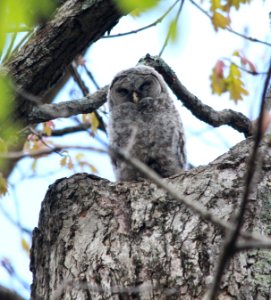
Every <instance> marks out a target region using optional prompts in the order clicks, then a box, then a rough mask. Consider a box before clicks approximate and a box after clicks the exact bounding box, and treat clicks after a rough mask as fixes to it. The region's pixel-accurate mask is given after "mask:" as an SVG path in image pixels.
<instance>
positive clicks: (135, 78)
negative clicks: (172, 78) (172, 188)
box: [108, 66, 186, 181]
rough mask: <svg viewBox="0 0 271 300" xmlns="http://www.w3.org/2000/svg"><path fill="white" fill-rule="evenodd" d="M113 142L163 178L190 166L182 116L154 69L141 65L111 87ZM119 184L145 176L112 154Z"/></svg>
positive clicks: (110, 118)
mask: <svg viewBox="0 0 271 300" xmlns="http://www.w3.org/2000/svg"><path fill="white" fill-rule="evenodd" d="M108 103H109V113H110V117H109V141H110V145H111V146H112V147H117V148H122V149H125V148H126V149H127V147H128V148H129V151H130V152H129V153H130V155H131V156H132V157H135V158H137V159H139V160H140V161H142V162H143V163H145V164H146V165H147V166H149V167H150V168H152V169H153V170H154V171H155V172H157V173H158V174H159V175H160V176H161V177H169V176H171V175H174V174H176V173H178V172H179V171H181V170H182V169H183V168H184V166H185V164H186V155H185V145H184V144H185V138H184V131H183V126H182V123H181V119H180V115H179V113H178V111H177V109H176V107H175V105H174V102H173V100H172V99H171V98H170V96H169V93H168V90H167V86H166V83H165V81H164V79H163V78H162V76H161V75H160V74H159V73H157V72H156V71H155V70H154V69H153V68H151V67H147V66H137V67H134V68H130V69H127V70H124V71H122V72H120V73H118V74H117V75H116V76H115V77H114V79H113V81H112V83H111V84H110V86H109V91H108ZM111 160H112V164H113V168H114V172H115V175H116V179H117V180H118V181H139V180H142V179H143V178H144V176H143V175H142V174H141V173H140V172H139V171H137V170H136V169H135V168H134V167H132V166H131V165H129V164H128V163H126V162H125V161H123V160H121V159H120V158H119V157H118V156H116V155H114V154H111Z"/></svg>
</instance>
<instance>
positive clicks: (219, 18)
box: [212, 12, 230, 31]
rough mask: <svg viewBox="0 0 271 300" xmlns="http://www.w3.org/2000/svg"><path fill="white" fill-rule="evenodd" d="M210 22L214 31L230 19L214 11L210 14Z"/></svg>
mask: <svg viewBox="0 0 271 300" xmlns="http://www.w3.org/2000/svg"><path fill="white" fill-rule="evenodd" d="M212 23H213V25H214V28H215V31H218V28H223V29H224V28H226V27H227V26H229V25H230V19H229V18H228V17H225V16H223V15H222V14H221V13H219V12H214V13H213V16H212Z"/></svg>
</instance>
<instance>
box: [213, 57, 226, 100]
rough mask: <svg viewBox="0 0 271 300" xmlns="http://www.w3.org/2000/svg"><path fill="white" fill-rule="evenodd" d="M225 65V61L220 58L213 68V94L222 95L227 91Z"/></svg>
mask: <svg viewBox="0 0 271 300" xmlns="http://www.w3.org/2000/svg"><path fill="white" fill-rule="evenodd" d="M224 67H225V64H224V63H223V61H221V60H218V61H217V63H216V65H215V67H214V68H213V69H212V74H211V76H210V79H211V88H212V93H213V94H218V95H221V94H222V93H224V92H225V91H226V81H225V78H224Z"/></svg>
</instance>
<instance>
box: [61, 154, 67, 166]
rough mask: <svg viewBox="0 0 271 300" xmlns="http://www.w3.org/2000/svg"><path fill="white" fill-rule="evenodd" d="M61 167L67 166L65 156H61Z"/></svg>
mask: <svg viewBox="0 0 271 300" xmlns="http://www.w3.org/2000/svg"><path fill="white" fill-rule="evenodd" d="M60 165H61V167H65V166H66V165H67V156H63V157H62V158H61V160H60Z"/></svg>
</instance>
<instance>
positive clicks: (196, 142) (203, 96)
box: [0, 0, 271, 298]
mask: <svg viewBox="0 0 271 300" xmlns="http://www.w3.org/2000/svg"><path fill="white" fill-rule="evenodd" d="M206 2H208V1H205V3H206ZM169 3H173V1H162V6H161V7H159V8H158V9H156V10H155V11H153V12H149V13H147V14H145V15H142V16H141V17H140V18H134V17H131V16H127V17H124V18H122V19H121V20H120V22H119V23H118V24H117V26H116V27H115V28H114V29H113V30H112V31H111V34H116V33H122V32H127V31H130V30H134V29H137V28H140V27H142V26H145V25H148V24H150V23H152V22H153V21H154V20H156V19H157V18H158V17H160V16H161V15H162V14H163V12H164V11H165V7H169V6H170V5H169ZM206 7H208V6H206ZM270 11H271V0H268V1H267V0H266V1H260V0H254V1H252V3H251V4H250V5H248V6H242V7H241V9H240V11H239V12H237V13H233V14H232V28H233V29H234V30H236V31H238V32H241V33H243V32H247V35H249V36H252V37H256V38H257V39H261V40H265V41H269V42H270V31H271V29H270V24H269V12H270ZM174 13H175V14H176V10H175V12H174ZM172 16H173V15H171V17H172ZM169 20H170V17H169V19H165V20H164V22H163V23H161V24H159V25H158V26H156V27H153V28H151V29H148V30H147V31H143V32H140V33H138V34H133V35H129V36H124V37H120V38H110V39H109V38H106V39H101V40H99V41H98V42H96V43H95V44H94V45H93V46H92V47H91V48H90V49H89V50H88V51H87V53H86V56H85V59H86V66H87V67H88V68H89V70H90V71H91V72H92V73H93V75H94V76H95V79H96V81H97V82H98V83H99V85H100V86H104V85H106V84H108V83H109V82H110V81H111V80H112V78H113V77H114V75H115V74H116V73H117V72H119V71H120V70H123V69H126V68H130V67H132V66H135V65H136V64H137V62H138V60H139V59H140V58H141V57H143V56H145V55H146V54H147V53H150V54H151V55H157V54H158V53H159V52H160V50H161V47H162V45H163V42H164V40H165V37H166V33H167V32H166V30H167V26H168V24H169ZM178 26H179V27H178V28H179V30H178V39H177V41H176V42H175V43H174V44H171V45H169V46H168V47H167V48H166V49H165V51H164V53H163V55H162V58H163V59H164V60H165V61H166V62H167V63H168V65H169V66H171V68H172V69H173V70H174V71H175V72H176V74H177V76H178V78H179V79H180V80H181V82H182V83H183V84H184V85H185V86H186V88H187V89H188V90H189V91H190V92H192V93H193V94H195V95H196V96H197V97H198V98H199V99H200V100H202V101H203V102H204V103H205V104H208V105H210V106H211V107H213V108H214V109H216V110H221V109H224V108H231V109H234V110H237V111H240V112H242V113H243V114H245V115H246V116H248V117H249V118H251V119H255V118H256V117H257V113H258V105H259V100H260V96H261V92H262V86H263V81H264V77H263V76H257V77H255V76H254V77H253V76H251V75H247V74H244V77H243V78H244V81H245V82H246V87H247V88H248V90H249V92H250V95H249V96H247V97H245V98H244V100H243V101H242V102H240V103H238V104H235V103H234V102H233V101H231V100H229V95H228V94H226V95H224V96H221V97H218V96H217V95H212V93H211V89H210V79H209V77H210V74H211V69H212V68H213V67H214V65H215V63H216V61H217V60H218V59H221V58H225V57H231V56H232V53H233V52H234V51H235V50H240V51H243V52H244V53H245V55H246V56H247V57H248V58H249V59H250V60H251V61H252V62H254V63H255V64H256V66H257V70H258V71H265V70H266V69H267V67H268V62H269V59H270V54H271V51H270V50H269V49H268V48H267V47H266V46H263V45H261V44H256V43H252V42H249V41H246V40H244V39H242V38H240V37H237V36H235V35H233V34H231V33H229V32H224V31H219V32H215V31H214V29H213V27H212V25H211V23H210V21H209V19H208V18H207V17H206V16H205V15H203V14H202V13H201V12H200V11H199V10H198V9H197V8H196V7H195V6H193V5H192V4H191V3H190V1H186V2H185V5H184V8H183V10H182V13H181V17H180V22H179V25H178ZM79 70H80V68H79ZM80 71H81V73H82V76H83V78H84V80H85V82H86V83H87V85H88V86H89V88H90V91H91V92H94V91H95V88H94V86H93V84H92V83H91V82H90V81H89V79H88V78H87V76H86V74H85V73H84V72H83V70H80ZM81 96H82V95H81V94H80V91H79V89H78V87H77V86H76V84H75V83H74V81H73V80H69V82H68V83H67V84H66V86H65V88H64V89H63V90H62V91H61V92H60V93H59V94H58V96H57V97H56V99H55V101H56V102H60V101H67V100H72V99H76V98H80V97H81ZM173 98H174V96H173ZM176 106H177V107H178V109H179V111H180V114H181V117H182V120H183V123H184V128H185V132H186V140H187V153H188V160H189V162H190V163H191V164H192V165H194V166H198V165H204V164H208V163H209V162H210V161H212V160H213V159H215V158H216V157H218V156H219V155H222V154H223V153H225V152H226V151H227V150H228V149H229V148H230V147H232V146H233V145H235V144H236V143H238V142H239V141H241V140H242V139H244V137H243V135H242V134H239V133H238V132H236V131H234V130H233V129H231V128H229V127H227V126H222V127H221V128H218V129H213V128H211V127H210V126H209V125H207V124H205V123H203V122H201V121H199V120H197V119H196V118H195V117H194V116H193V115H192V114H191V113H190V112H189V111H188V110H187V109H185V108H184V107H183V106H182V103H181V102H180V101H177V100H176ZM105 109H106V108H105ZM55 124H56V126H57V128H61V127H63V126H68V125H72V124H75V121H74V118H70V119H61V120H58V121H56V122H55ZM98 136H99V139H98V140H97V139H95V138H93V137H90V136H89V135H87V134H86V133H80V134H76V135H69V136H65V137H64V138H62V139H60V138H55V139H54V142H55V143H57V144H59V143H62V144H68V145H78V144H80V145H86V146H87V145H90V144H91V145H95V146H97V147H101V146H102V145H101V143H100V142H99V140H103V141H105V142H107V137H106V135H104V134H102V133H99V134H98ZM74 153H75V152H74V151H71V154H72V155H74ZM85 155H86V159H87V161H88V162H89V163H91V164H93V165H94V166H95V167H96V168H97V169H98V175H99V176H101V177H104V178H108V179H110V180H112V181H113V180H114V174H113V171H112V167H111V164H110V159H109V158H108V156H107V155H98V154H97V153H85ZM60 159H61V157H59V156H58V155H56V154H54V155H52V156H50V157H48V158H42V159H41V160H40V161H39V162H38V164H37V171H36V174H33V172H32V171H31V168H30V166H31V163H32V160H31V159H24V160H22V161H21V162H20V163H19V164H18V166H17V168H16V169H15V170H14V172H13V173H12V175H11V177H10V182H11V187H13V188H10V191H9V194H8V195H7V196H6V197H4V198H3V199H1V201H0V227H1V228H2V230H1V231H0V240H1V246H0V259H1V258H2V259H3V257H5V258H8V259H9V260H10V261H11V262H12V265H13V266H14V268H15V270H16V272H17V273H18V275H19V277H20V279H21V280H23V281H25V282H26V283H28V284H30V283H31V278H32V276H31V273H30V271H29V257H28V254H27V253H26V252H25V251H24V250H23V249H22V247H21V240H22V238H25V239H26V240H27V241H28V242H29V243H30V239H29V237H28V236H27V235H23V234H22V233H21V231H20V230H19V229H18V227H17V226H15V225H13V224H12V223H11V222H10V220H9V219H8V218H7V217H6V214H4V213H3V209H4V211H5V212H6V213H7V214H8V215H9V217H11V218H12V219H13V220H16V221H18V220H19V221H20V222H21V224H22V225H23V226H24V227H26V228H28V229H30V230H32V229H33V228H34V227H35V226H37V224H38V217H39V210H40V205H41V201H42V200H43V198H44V195H45V193H46V190H47V188H48V185H50V184H53V183H54V181H55V180H56V179H59V178H61V177H68V176H71V175H72V174H73V173H74V172H73V171H70V170H67V169H66V168H62V167H61V166H60ZM85 171H88V172H89V170H85ZM0 284H2V285H5V286H8V287H10V288H12V289H14V290H16V291H17V292H19V293H20V294H22V295H24V296H25V297H26V298H27V297H28V296H29V294H28V291H27V290H26V289H24V288H23V286H22V284H21V283H20V282H18V280H16V279H14V278H11V277H10V276H9V274H8V273H7V272H6V270H5V269H4V268H2V267H1V266H0Z"/></svg>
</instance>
